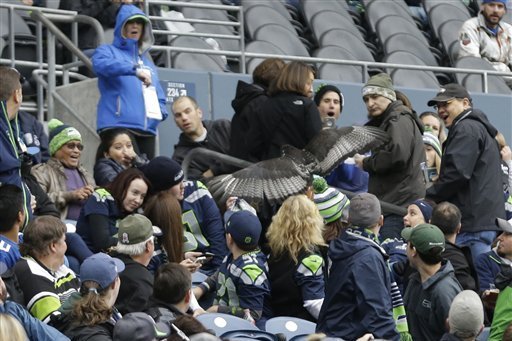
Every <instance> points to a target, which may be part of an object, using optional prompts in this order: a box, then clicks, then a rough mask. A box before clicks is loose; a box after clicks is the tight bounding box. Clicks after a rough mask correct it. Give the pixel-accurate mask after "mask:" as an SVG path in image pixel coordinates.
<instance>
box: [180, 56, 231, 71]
mask: <svg viewBox="0 0 512 341" xmlns="http://www.w3.org/2000/svg"><path fill="white" fill-rule="evenodd" d="M172 65H173V68H175V69H182V70H196V71H212V72H224V69H223V68H222V67H221V66H219V64H217V62H216V61H215V60H214V59H213V58H211V57H210V56H208V55H205V54H199V53H178V54H176V55H175V56H174V58H173V63H172Z"/></svg>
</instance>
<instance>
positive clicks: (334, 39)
mask: <svg viewBox="0 0 512 341" xmlns="http://www.w3.org/2000/svg"><path fill="white" fill-rule="evenodd" d="M319 45H320V47H324V46H329V45H335V46H341V47H344V48H346V47H350V52H352V54H353V55H354V57H356V58H358V59H359V60H364V61H368V62H374V61H375V57H374V54H373V53H372V52H371V51H370V49H368V47H367V46H366V44H365V43H364V42H363V41H362V40H361V39H360V37H359V36H357V35H354V34H352V33H351V32H349V31H346V30H341V29H338V28H335V29H332V30H329V31H327V32H325V33H324V34H323V35H322V36H321V37H320V41H319ZM374 48H375V47H374ZM374 53H376V52H375V51H374Z"/></svg>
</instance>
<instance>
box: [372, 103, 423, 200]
mask: <svg viewBox="0 0 512 341" xmlns="http://www.w3.org/2000/svg"><path fill="white" fill-rule="evenodd" d="M366 125H367V126H373V127H379V128H381V129H382V130H384V131H386V132H387V133H388V134H389V136H390V137H391V141H390V142H389V143H388V144H386V145H384V146H383V147H381V148H380V149H378V150H375V151H373V153H372V155H371V156H369V157H367V158H365V159H364V162H363V169H364V170H365V171H367V172H368V173H369V174H370V180H369V183H368V192H370V193H372V194H375V196H376V197H378V198H379V199H380V200H382V201H386V202H389V203H392V204H395V205H398V206H406V205H408V204H410V203H411V202H413V201H414V200H416V199H420V198H423V197H424V196H425V177H424V175H423V171H422V165H423V166H424V164H425V162H426V158H425V149H424V147H423V124H422V123H421V121H420V120H419V119H418V117H417V116H416V115H415V114H414V113H413V112H412V111H411V110H410V109H409V108H407V107H406V106H405V105H403V103H402V102H401V101H394V102H392V103H391V104H390V105H389V106H388V107H387V109H386V110H385V111H384V112H383V113H382V114H381V115H380V116H378V117H375V118H372V119H371V120H370V121H369V122H368V123H367V124H366Z"/></svg>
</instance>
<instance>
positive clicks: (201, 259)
mask: <svg viewBox="0 0 512 341" xmlns="http://www.w3.org/2000/svg"><path fill="white" fill-rule="evenodd" d="M207 261H209V259H208V258H206V257H205V256H200V257H197V258H196V263H199V264H204V263H206V262H207Z"/></svg>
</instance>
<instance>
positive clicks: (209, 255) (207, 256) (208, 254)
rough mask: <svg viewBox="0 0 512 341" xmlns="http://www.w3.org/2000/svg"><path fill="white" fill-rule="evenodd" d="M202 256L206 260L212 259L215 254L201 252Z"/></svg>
mask: <svg viewBox="0 0 512 341" xmlns="http://www.w3.org/2000/svg"><path fill="white" fill-rule="evenodd" d="M203 256H204V257H206V258H212V257H214V256H215V254H214V253H211V252H203Z"/></svg>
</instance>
